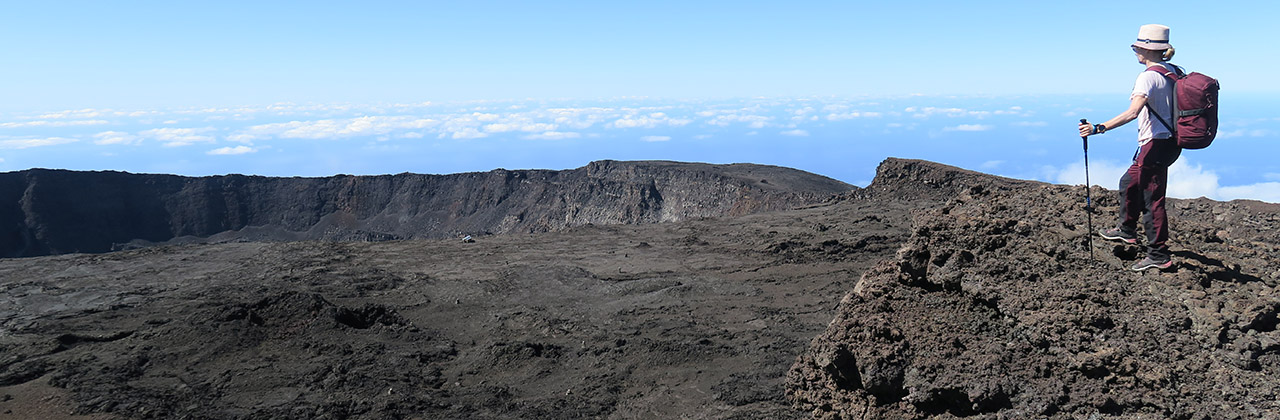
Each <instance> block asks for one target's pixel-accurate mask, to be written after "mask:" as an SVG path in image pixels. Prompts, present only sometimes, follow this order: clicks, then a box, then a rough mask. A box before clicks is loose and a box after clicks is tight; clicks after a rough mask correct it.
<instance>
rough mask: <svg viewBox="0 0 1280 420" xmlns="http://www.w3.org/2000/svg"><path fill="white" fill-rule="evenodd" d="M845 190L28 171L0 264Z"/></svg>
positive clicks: (7, 183) (717, 179)
mask: <svg viewBox="0 0 1280 420" xmlns="http://www.w3.org/2000/svg"><path fill="white" fill-rule="evenodd" d="M854 189H856V187H853V186H850V185H848V184H845V183H842V182H839V181H836V180H833V179H830V178H826V177H822V176H818V175H814V174H809V173H805V172H801V171H797V170H793V169H787V168H780V167H773V166H763V165H751V164H734V165H710V164H696V163H677V162H655V161H645V162H618V161H599V162H593V163H591V164H589V165H587V166H585V167H582V168H577V169H573V170H566V171H548V170H502V169H499V170H494V171H490V172H485V173H463V174H452V175H422V174H408V173H406V174H398V175H380V176H349V175H339V176H333V177H326V178H269V177H260V176H244V175H227V176H211V177H200V178H191V177H181V176H173V175H145V174H130V173H123V172H75V171H63V170H44V169H32V170H27V171H21V172H9V173H3V174H0V239H3V241H2V242H0V256H3V257H22V256H36V255H49V254H62V253H70V252H91V253H92V252H106V251H110V250H113V249H120V248H126V247H133V246H140V245H147V244H155V243H166V242H170V243H172V242H191V241H202V242H203V241H229V240H302V239H330V240H386V239H397V238H444V237H450V236H455V235H461V234H473V235H474V234H488V233H520V232H543V231H550V230H556V229H561V228H565V227H571V226H581V225H586V224H634V223H656V222H667V221H678V220H685V219H690V218H701V217H718V216H732V215H742V214H748V213H754V212H760V211H768V210H781V209H788V208H792V207H795V206H801V205H805V204H811V203H815V202H820V201H822V200H825V199H827V198H829V197H830V196H831V195H832V194H836V193H842V192H847V191H850V190H854Z"/></svg>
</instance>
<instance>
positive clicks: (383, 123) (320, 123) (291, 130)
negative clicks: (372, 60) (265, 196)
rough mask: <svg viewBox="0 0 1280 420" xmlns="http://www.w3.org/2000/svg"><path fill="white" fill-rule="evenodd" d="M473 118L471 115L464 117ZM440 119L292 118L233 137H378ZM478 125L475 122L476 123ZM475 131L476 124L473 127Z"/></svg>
mask: <svg viewBox="0 0 1280 420" xmlns="http://www.w3.org/2000/svg"><path fill="white" fill-rule="evenodd" d="M463 118H464V119H466V120H468V121H470V118H471V116H464V117H463ZM439 124H440V122H439V121H436V120H432V119H427V118H417V117H406V116H365V117H356V118H349V119H324V120H310V121H290V122H286V123H273V124H262V125H255V126H252V127H249V128H247V129H245V132H243V133H237V134H235V135H232V136H230V137H229V138H231V137H236V136H237V135H250V136H254V138H263V137H278V138H295V139H315V140H320V139H337V138H347V137H357V136H376V135H384V134H389V133H392V132H395V131H398V130H420V129H424V128H429V127H434V126H436V125H439ZM472 124H474V123H472ZM472 130H474V127H473V128H472Z"/></svg>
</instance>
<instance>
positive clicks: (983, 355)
mask: <svg viewBox="0 0 1280 420" xmlns="http://www.w3.org/2000/svg"><path fill="white" fill-rule="evenodd" d="M1082 193H1083V190H1082V187H1074V188H1071V187H1066V186H1050V185H1045V184H1039V183H1032V182H1020V181H1012V180H1007V179H1002V178H996V177H990V176H986V175H982V174H977V173H973V172H968V171H963V170H957V169H955V168H948V167H944V166H941V165H936V164H931V163H928V162H920V161H902V160H891V161H887V162H886V163H885V164H884V165H882V166H881V168H880V172H879V173H878V175H877V178H876V181H875V182H874V183H873V184H872V185H871V186H870V187H868V188H867V189H866V190H856V191H854V192H851V193H848V194H845V195H842V196H839V197H835V198H833V199H832V200H831V201H829V202H828V203H826V204H821V205H813V206H809V207H806V208H799V209H795V210H790V211H782V212H769V213H760V214H751V215H744V216H738V217H723V218H708V219H701V220H688V221H682V222H671V223H660V224H651V225H591V226H583V227H577V228H572V229H567V230H561V231H555V232H548V233H539V234H508V235H491V236H479V237H477V238H476V239H477V241H476V242H474V243H463V242H460V241H457V240H412V241H409V240H405V241H384V242H315V241H311V242H237V243H222V244H206V245H171V246H160V247H152V248H144V249H138V250H130V251H122V252H115V253H108V254H92V255H87V254H75V255H61V256H49V257H38V258H23V259H6V260H0V419H9V418H13V419H18V418H49V419H73V418H82V419H114V418H217V419H223V418H286V419H289V418H297V419H302V418H308V419H310V418H333V419H336V418H360V419H366V418H367V419H382V418H406V419H415V418H420V419H435V418H441V419H445V418H449V419H452V418H478V419H485V418H547V419H564V418H615V419H627V418H712V419H779V418H810V417H817V418H890V419H893V418H954V417H971V418H1071V419H1074V418H1089V417H1094V418H1185V419H1191V418H1194V419H1200V418H1267V417H1276V416H1280V406H1277V405H1276V403H1275V402H1274V401H1275V400H1276V395H1275V391H1274V390H1275V389H1277V387H1276V384H1277V382H1280V380H1277V379H1274V378H1276V377H1277V375H1276V373H1277V370H1280V333H1277V332H1276V331H1275V329H1276V326H1277V323H1278V322H1277V317H1276V314H1277V312H1280V299H1278V298H1276V297H1275V294H1276V293H1278V292H1280V290H1277V285H1278V284H1277V277H1278V276H1280V264H1278V263H1277V262H1276V260H1275V259H1274V257H1273V255H1275V251H1276V249H1275V248H1276V246H1277V245H1276V244H1280V241H1278V240H1277V239H1280V238H1277V237H1276V235H1277V234H1276V233H1274V232H1275V231H1274V230H1273V229H1272V227H1273V226H1274V225H1275V224H1276V223H1277V221H1276V206H1274V205H1269V204H1262V203H1253V202H1231V203H1217V202H1212V201H1208V200H1190V201H1182V200H1178V201H1175V202H1174V203H1173V204H1172V205H1171V214H1172V217H1174V218H1175V219H1174V220H1175V225H1174V238H1173V241H1172V243H1173V244H1174V247H1175V251H1176V258H1177V261H1178V263H1177V264H1176V266H1175V267H1174V268H1173V269H1172V270H1171V271H1169V272H1165V273H1149V274H1145V275H1143V274H1136V273H1129V272H1125V271H1123V270H1122V268H1123V267H1125V266H1127V265H1128V264H1131V263H1132V262H1133V261H1134V260H1136V259H1137V258H1138V257H1139V256H1140V249H1139V248H1138V247H1134V246H1116V245H1113V244H1110V243H1104V242H1102V241H1100V240H1094V241H1092V243H1091V245H1092V251H1093V254H1094V258H1090V256H1089V248H1088V246H1089V242H1087V241H1086V236H1084V233H1085V232H1084V230H1085V229H1084V226H1085V224H1086V222H1085V217H1084V216H1085V215H1084V213H1083V212H1082V211H1080V210H1079V208H1080V198H1081V195H1082ZM1112 195H1113V193H1112V192H1106V191H1104V190H1102V189H1095V190H1094V191H1093V197H1094V198H1095V202H1096V203H1097V205H1098V207H1099V208H1100V209H1099V214H1097V215H1095V217H1094V220H1093V224H1094V226H1095V227H1101V226H1102V225H1105V224H1107V223H1110V221H1111V220H1112V219H1111V217H1112V216H1111V214H1112V212H1114V206H1115V200H1114V198H1113V197H1112ZM833 318H834V320H833ZM815 337H816V338H815Z"/></svg>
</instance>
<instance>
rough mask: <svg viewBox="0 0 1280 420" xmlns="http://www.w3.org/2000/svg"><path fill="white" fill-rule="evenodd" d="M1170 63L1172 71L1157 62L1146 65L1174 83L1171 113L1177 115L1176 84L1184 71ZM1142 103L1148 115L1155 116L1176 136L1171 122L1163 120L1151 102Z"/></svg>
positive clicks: (1176, 133)
mask: <svg viewBox="0 0 1280 420" xmlns="http://www.w3.org/2000/svg"><path fill="white" fill-rule="evenodd" d="M1170 65H1171V66H1173V69H1174V71H1169V69H1168V68H1166V67H1165V66H1162V65H1159V64H1156V65H1153V66H1151V67H1147V71H1153V72H1156V74H1159V75H1162V76H1164V77H1166V78H1168V79H1169V83H1172V84H1174V87H1173V95H1174V96H1173V98H1172V99H1173V115H1178V98H1177V95H1178V88H1177V84H1178V79H1179V78H1181V77H1182V76H1183V75H1184V73H1183V70H1182V68H1181V67H1178V66H1176V65H1173V64H1170ZM1142 105H1143V106H1145V107H1147V113H1149V114H1150V115H1154V116H1155V117H1156V120H1158V121H1160V124H1162V125H1164V128H1165V129H1166V130H1169V132H1170V133H1173V135H1174V137H1177V136H1178V131H1177V130H1176V129H1174V128H1173V124H1170V123H1169V122H1168V121H1165V120H1164V117H1161V116H1160V113H1159V112H1156V109H1155V108H1152V107H1151V103H1143V104H1142Z"/></svg>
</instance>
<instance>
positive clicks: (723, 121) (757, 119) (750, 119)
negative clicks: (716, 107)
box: [707, 114, 773, 129]
mask: <svg viewBox="0 0 1280 420" xmlns="http://www.w3.org/2000/svg"><path fill="white" fill-rule="evenodd" d="M771 120H773V117H766V116H763V115H738V114H726V115H717V116H716V117H715V118H712V119H711V120H710V121H707V124H711V125H716V126H721V127H726V126H728V125H729V124H733V123H747V126H748V127H751V128H754V129H760V128H764V127H765V126H766V125H768V124H769V121H771Z"/></svg>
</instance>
